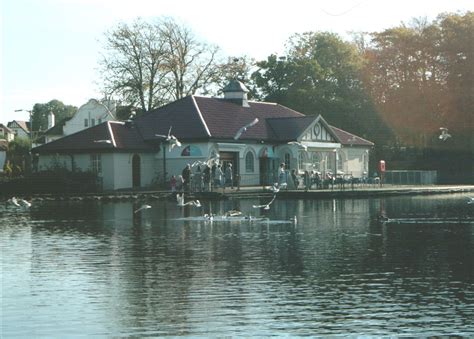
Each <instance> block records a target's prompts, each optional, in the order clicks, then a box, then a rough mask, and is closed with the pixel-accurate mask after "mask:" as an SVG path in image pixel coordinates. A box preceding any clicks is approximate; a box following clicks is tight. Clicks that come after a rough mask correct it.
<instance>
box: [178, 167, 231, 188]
mask: <svg viewBox="0 0 474 339" xmlns="http://www.w3.org/2000/svg"><path fill="white" fill-rule="evenodd" d="M234 179H235V178H234V172H233V169H232V163H226V164H224V166H222V165H221V164H214V165H213V166H211V167H209V166H207V165H197V166H196V169H195V171H194V172H193V170H192V168H191V165H190V164H187V165H186V166H185V167H184V169H183V170H182V172H181V174H180V175H178V176H176V175H172V176H171V179H170V187H171V191H172V192H204V191H212V190H213V189H216V188H223V189H225V188H226V187H229V188H230V189H234Z"/></svg>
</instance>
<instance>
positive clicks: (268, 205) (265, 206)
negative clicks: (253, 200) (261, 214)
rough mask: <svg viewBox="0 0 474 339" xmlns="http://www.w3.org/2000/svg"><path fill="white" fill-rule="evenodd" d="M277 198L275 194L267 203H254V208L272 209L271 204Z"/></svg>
mask: <svg viewBox="0 0 474 339" xmlns="http://www.w3.org/2000/svg"><path fill="white" fill-rule="evenodd" d="M275 198H276V195H274V196H273V199H272V200H270V202H268V203H267V204H264V205H253V206H252V207H253V208H263V209H264V210H269V209H270V205H271V203H272V202H273V201H274V200H275Z"/></svg>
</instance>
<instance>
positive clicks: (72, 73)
mask: <svg viewBox="0 0 474 339" xmlns="http://www.w3.org/2000/svg"><path fill="white" fill-rule="evenodd" d="M473 10H474V1H472V0H398V1H385V0H331V1H321V0H291V1H282V0H235V1H234V2H233V3H229V2H227V1H219V0H199V1H195V0H194V1H192V0H188V1H184V0H168V1H162V0H134V1H130V0H0V13H1V17H0V23H1V26H0V27H1V28H0V30H1V38H0V39H1V40H0V41H1V49H0V59H1V65H2V66H1V70H0V79H1V83H0V93H1V95H0V105H1V108H0V109H1V111H0V123H3V124H6V123H7V122H8V121H11V120H28V113H27V112H26V110H32V109H33V105H34V104H36V103H47V102H49V101H51V100H53V99H57V100H60V101H62V102H63V103H64V104H66V105H74V106H77V107H80V106H81V105H83V104H85V103H86V102H87V101H88V100H89V99H91V98H96V99H100V98H101V92H100V90H99V88H100V86H99V83H100V76H99V73H98V61H99V60H100V56H101V53H102V51H103V48H102V46H103V45H102V43H101V40H102V39H103V38H104V33H105V32H106V31H108V30H112V29H113V28H114V27H116V26H117V24H118V23H121V22H127V23H129V22H132V21H134V20H135V19H136V18H138V17H141V18H143V19H145V20H148V19H150V20H151V19H153V18H156V17H162V16H167V17H173V18H174V19H176V20H177V21H178V22H180V23H182V24H184V25H186V26H188V27H189V28H190V29H191V30H192V31H193V33H194V34H195V35H196V36H197V37H198V38H200V39H201V40H202V41H205V42H206V43H209V44H215V45H218V46H219V47H220V48H221V51H222V55H223V56H242V55H246V56H248V57H251V58H254V59H256V60H262V59H265V58H266V57H267V56H269V55H270V54H272V53H276V54H282V53H284V46H285V42H286V41H287V40H288V38H289V37H290V36H291V35H293V34H295V33H303V32H307V31H327V32H333V33H337V34H339V35H341V37H342V38H344V39H349V32H351V31H354V32H359V31H364V32H376V31H383V30H385V29H387V28H390V27H394V26H398V25H400V24H401V23H402V22H404V23H407V24H408V23H409V22H410V21H411V20H412V19H413V18H420V17H425V18H427V19H428V20H429V21H431V20H433V19H435V18H436V17H437V16H438V15H439V14H440V13H443V12H450V13H464V12H466V11H473ZM20 109H23V110H25V111H22V112H15V110H20Z"/></svg>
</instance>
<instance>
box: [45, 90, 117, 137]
mask: <svg viewBox="0 0 474 339" xmlns="http://www.w3.org/2000/svg"><path fill="white" fill-rule="evenodd" d="M112 120H115V105H114V104H113V102H111V101H107V100H103V101H98V100H96V99H90V100H89V101H88V102H87V103H86V104H84V105H82V106H81V107H79V109H78V111H77V112H76V114H74V116H72V117H70V118H66V119H63V120H61V121H58V122H57V123H55V117H54V114H53V113H52V112H50V114H49V116H48V129H47V130H46V132H45V133H44V138H45V140H44V142H45V143H48V142H51V141H53V140H57V139H59V138H62V137H64V136H66V135H70V134H74V133H77V132H79V131H81V130H84V129H86V128H89V127H92V126H95V125H99V124H101V123H103V122H104V121H112Z"/></svg>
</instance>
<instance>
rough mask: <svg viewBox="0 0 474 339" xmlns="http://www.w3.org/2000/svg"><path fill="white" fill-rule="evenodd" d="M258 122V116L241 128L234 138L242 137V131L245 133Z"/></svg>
mask: <svg viewBox="0 0 474 339" xmlns="http://www.w3.org/2000/svg"><path fill="white" fill-rule="evenodd" d="M257 123H258V118H255V119H254V120H253V121H252V122H250V123H248V124H247V125H245V126H244V127H242V128H240V129H239V130H238V131H237V133H236V134H235V136H234V140H237V139H239V138H240V136H241V135H242V133H244V132H245V131H247V129H248V128H250V127H252V126H255V125H256V124H257Z"/></svg>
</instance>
